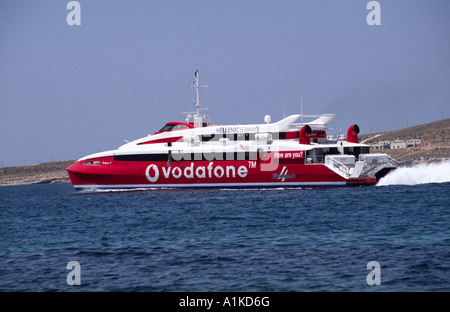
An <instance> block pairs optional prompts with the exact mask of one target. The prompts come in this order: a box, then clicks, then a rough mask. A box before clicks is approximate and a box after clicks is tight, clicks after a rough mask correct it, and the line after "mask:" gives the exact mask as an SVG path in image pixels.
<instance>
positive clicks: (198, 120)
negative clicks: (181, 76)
mask: <svg viewBox="0 0 450 312" xmlns="http://www.w3.org/2000/svg"><path fill="white" fill-rule="evenodd" d="M190 87H191V88H195V91H196V97H195V98H194V103H193V105H194V106H195V107H196V108H197V111H196V112H183V113H182V114H187V116H186V122H189V120H190V119H191V118H194V126H195V127H196V128H198V127H202V125H203V118H205V119H206V120H207V123H209V121H208V120H209V116H208V115H204V116H202V114H201V112H200V111H201V110H206V109H208V108H206V107H201V106H200V90H199V89H200V88H207V87H209V85H200V82H199V75H198V69H197V70H196V71H195V76H194V81H193V82H192V85H190Z"/></svg>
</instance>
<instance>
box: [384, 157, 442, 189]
mask: <svg viewBox="0 0 450 312" xmlns="http://www.w3.org/2000/svg"><path fill="white" fill-rule="evenodd" d="M445 182H450V161H448V160H447V161H442V162H440V163H431V164H419V165H415V166H413V167H400V168H398V169H396V170H394V171H391V172H390V173H389V174H388V175H386V176H385V177H383V178H381V179H380V181H379V182H378V183H377V186H385V185H417V184H425V183H445Z"/></svg>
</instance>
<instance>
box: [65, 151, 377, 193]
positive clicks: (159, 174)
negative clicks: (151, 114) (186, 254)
mask: <svg viewBox="0 0 450 312" xmlns="http://www.w3.org/2000/svg"><path fill="white" fill-rule="evenodd" d="M93 161H94V162H95V163H96V164H97V165H84V164H83V162H82V161H79V162H76V163H75V164H73V165H72V166H70V167H68V168H67V171H68V173H69V177H70V180H71V181H72V184H73V185H74V186H75V187H77V186H83V187H87V186H89V185H92V186H111V187H114V186H122V185H126V186H128V187H132V186H133V185H136V186H138V187H143V186H145V187H150V188H151V187H155V186H156V187H164V185H168V186H170V187H177V186H179V187H186V186H192V187H196V185H203V186H206V187H208V186H216V187H220V186H221V185H226V186H230V185H231V186H233V185H240V186H245V184H248V185H267V186H273V187H277V184H279V185H280V186H282V185H289V184H292V185H295V184H296V183H297V184H308V183H311V184H312V185H313V184H317V185H321V184H324V185H326V184H327V183H329V184H334V185H349V186H350V185H370V184H375V183H376V179H375V178H373V179H345V178H343V177H342V176H340V175H338V174H336V173H335V172H334V171H332V170H331V169H329V168H328V167H327V166H325V165H323V164H308V165H305V164H292V163H289V164H270V165H265V164H262V163H257V162H256V161H248V160H231V161H228V160H226V161H225V160H224V161H172V162H171V164H170V166H168V163H167V162H166V161H164V162H146V161H114V159H113V157H105V158H99V159H94V160H93Z"/></svg>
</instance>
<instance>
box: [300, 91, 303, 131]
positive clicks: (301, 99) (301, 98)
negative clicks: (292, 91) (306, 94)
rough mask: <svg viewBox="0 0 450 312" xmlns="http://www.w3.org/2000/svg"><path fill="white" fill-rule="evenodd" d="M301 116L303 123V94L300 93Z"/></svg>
mask: <svg viewBox="0 0 450 312" xmlns="http://www.w3.org/2000/svg"><path fill="white" fill-rule="evenodd" d="M300 115H301V116H302V123H303V92H300Z"/></svg>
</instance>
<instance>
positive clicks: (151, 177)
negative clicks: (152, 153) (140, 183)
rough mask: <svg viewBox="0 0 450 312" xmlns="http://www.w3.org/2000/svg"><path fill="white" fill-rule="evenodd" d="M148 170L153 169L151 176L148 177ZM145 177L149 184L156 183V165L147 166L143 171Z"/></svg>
mask: <svg viewBox="0 0 450 312" xmlns="http://www.w3.org/2000/svg"><path fill="white" fill-rule="evenodd" d="M150 169H153V170H152V171H153V172H152V174H153V176H151V175H150ZM145 176H146V177H147V179H148V180H149V181H150V182H156V181H158V178H159V169H158V167H156V165H150V166H148V167H147V169H146V170H145Z"/></svg>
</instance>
